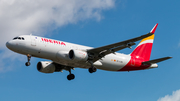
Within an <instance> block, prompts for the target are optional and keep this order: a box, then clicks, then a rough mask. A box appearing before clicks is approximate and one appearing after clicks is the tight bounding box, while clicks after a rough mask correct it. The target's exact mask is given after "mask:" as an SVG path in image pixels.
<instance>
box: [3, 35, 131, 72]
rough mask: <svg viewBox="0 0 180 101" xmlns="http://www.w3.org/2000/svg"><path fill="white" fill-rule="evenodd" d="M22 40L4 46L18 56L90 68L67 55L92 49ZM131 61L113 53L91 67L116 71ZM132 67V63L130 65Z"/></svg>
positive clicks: (30, 38)
mask: <svg viewBox="0 0 180 101" xmlns="http://www.w3.org/2000/svg"><path fill="white" fill-rule="evenodd" d="M19 37H23V38H24V40H22V39H14V40H10V41H9V42H7V43H6V46H7V47H8V48H9V49H10V50H12V51H14V52H17V53H20V54H24V55H27V54H30V55H31V56H34V57H39V58H44V59H48V60H52V61H53V62H55V63H58V64H61V65H66V66H71V67H79V68H90V66H91V65H90V64H89V63H88V62H87V61H81V62H77V61H73V60H71V59H70V58H69V56H68V53H69V51H70V50H71V49H74V50H81V51H86V50H87V49H92V47H87V46H82V45H77V44H72V43H68V42H64V41H58V40H53V39H48V38H43V37H38V36H33V35H22V36H19ZM130 59H131V56H130V55H125V54H120V53H114V54H109V55H106V56H105V57H103V58H102V59H100V60H98V61H96V62H95V63H94V64H93V65H94V66H95V67H96V68H98V69H102V70H108V71H118V70H120V69H121V68H123V67H124V66H125V65H126V64H127V63H128V62H129V61H130ZM132 66H133V63H132Z"/></svg>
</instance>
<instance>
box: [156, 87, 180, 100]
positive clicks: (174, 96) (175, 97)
mask: <svg viewBox="0 0 180 101" xmlns="http://www.w3.org/2000/svg"><path fill="white" fill-rule="evenodd" d="M158 101H180V89H179V90H177V91H173V93H172V95H166V96H165V97H162V98H159V99H158Z"/></svg>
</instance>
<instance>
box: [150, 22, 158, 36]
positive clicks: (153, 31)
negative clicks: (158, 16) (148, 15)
mask: <svg viewBox="0 0 180 101" xmlns="http://www.w3.org/2000/svg"><path fill="white" fill-rule="evenodd" d="M157 26H158V23H157V24H156V25H155V26H154V27H153V29H152V30H151V31H150V33H152V34H154V33H155V31H156V28H157Z"/></svg>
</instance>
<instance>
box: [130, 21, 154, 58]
mask: <svg viewBox="0 0 180 101" xmlns="http://www.w3.org/2000/svg"><path fill="white" fill-rule="evenodd" d="M157 26H158V23H157V24H156V25H155V26H154V27H153V29H152V30H151V31H150V33H152V34H153V35H151V36H149V37H147V38H144V39H142V40H141V42H140V43H139V44H138V46H137V47H136V48H135V50H134V51H133V52H132V53H131V54H130V55H131V56H133V57H136V58H142V59H143V60H144V61H149V59H150V55H151V50H152V46H153V41H154V33H155V31H156V28H157Z"/></svg>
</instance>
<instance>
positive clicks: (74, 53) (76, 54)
mask: <svg viewBox="0 0 180 101" xmlns="http://www.w3.org/2000/svg"><path fill="white" fill-rule="evenodd" d="M69 58H70V59H71V60H74V61H86V60H87V59H88V54H87V52H84V51H80V50H73V49H72V50H70V51H69Z"/></svg>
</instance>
